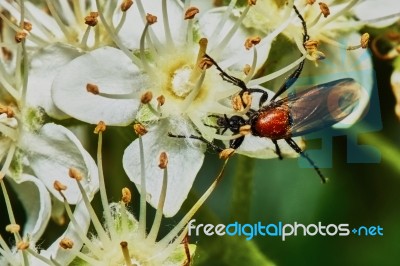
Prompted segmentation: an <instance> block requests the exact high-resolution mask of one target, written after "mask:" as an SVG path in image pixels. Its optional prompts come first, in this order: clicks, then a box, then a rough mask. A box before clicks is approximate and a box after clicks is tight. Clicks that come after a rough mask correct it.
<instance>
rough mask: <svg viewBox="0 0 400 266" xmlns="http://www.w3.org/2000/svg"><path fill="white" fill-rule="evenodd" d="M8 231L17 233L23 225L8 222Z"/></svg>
mask: <svg viewBox="0 0 400 266" xmlns="http://www.w3.org/2000/svg"><path fill="white" fill-rule="evenodd" d="M6 231H7V232H9V233H11V234H16V233H18V232H19V231H21V226H20V225H19V224H8V225H6Z"/></svg>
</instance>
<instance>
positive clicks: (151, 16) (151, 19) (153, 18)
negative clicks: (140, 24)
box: [146, 13, 157, 25]
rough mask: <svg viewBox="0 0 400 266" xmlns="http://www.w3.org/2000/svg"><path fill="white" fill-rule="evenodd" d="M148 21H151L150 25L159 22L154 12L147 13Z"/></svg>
mask: <svg viewBox="0 0 400 266" xmlns="http://www.w3.org/2000/svg"><path fill="white" fill-rule="evenodd" d="M146 21H147V23H149V25H152V24H154V23H156V22H157V17H156V16H153V15H152V14H149V13H147V15H146Z"/></svg>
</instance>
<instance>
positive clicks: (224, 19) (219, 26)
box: [210, 0, 237, 40]
mask: <svg viewBox="0 0 400 266" xmlns="http://www.w3.org/2000/svg"><path fill="white" fill-rule="evenodd" d="M236 2H237V0H232V1H231V2H230V3H229V6H228V7H227V9H226V11H225V12H224V14H223V15H222V16H221V19H220V21H219V22H218V24H217V26H216V27H215V28H214V31H213V33H212V34H211V37H210V39H211V40H215V38H216V37H217V35H218V34H219V33H220V30H221V29H223V28H224V25H225V23H226V22H227V21H228V17H229V16H230V15H231V13H232V10H233V8H234V7H235V5H236Z"/></svg>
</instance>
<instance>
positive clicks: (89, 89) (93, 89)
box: [86, 83, 100, 95]
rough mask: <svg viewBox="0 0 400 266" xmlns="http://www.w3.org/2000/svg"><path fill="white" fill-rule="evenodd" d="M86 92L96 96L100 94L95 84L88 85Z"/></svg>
mask: <svg viewBox="0 0 400 266" xmlns="http://www.w3.org/2000/svg"><path fill="white" fill-rule="evenodd" d="M86 91H87V92H90V93H93V94H95V95H97V94H99V93H100V90H99V87H98V86H97V85H95V84H92V83H88V84H86Z"/></svg>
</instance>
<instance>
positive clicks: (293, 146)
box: [285, 138, 327, 183]
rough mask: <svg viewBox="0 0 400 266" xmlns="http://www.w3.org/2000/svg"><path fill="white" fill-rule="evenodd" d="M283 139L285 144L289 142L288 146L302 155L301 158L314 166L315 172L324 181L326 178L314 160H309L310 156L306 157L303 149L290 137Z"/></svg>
mask: <svg viewBox="0 0 400 266" xmlns="http://www.w3.org/2000/svg"><path fill="white" fill-rule="evenodd" d="M285 140H286V142H287V144H289V146H290V147H291V148H292V149H293V150H295V151H296V152H297V153H298V154H300V155H301V156H303V158H306V159H307V161H308V162H309V163H310V164H311V165H312V166H313V167H314V169H315V171H316V172H317V174H318V175H319V177H320V178H321V181H322V183H326V181H327V178H326V177H325V176H324V175H323V174H322V172H321V170H319V168H318V166H317V165H316V164H315V163H314V161H313V160H311V158H310V157H308V155H307V154H306V153H305V152H304V151H302V150H301V148H300V147H299V146H298V145H297V143H296V142H295V141H294V140H293V139H292V138H288V139H285Z"/></svg>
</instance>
